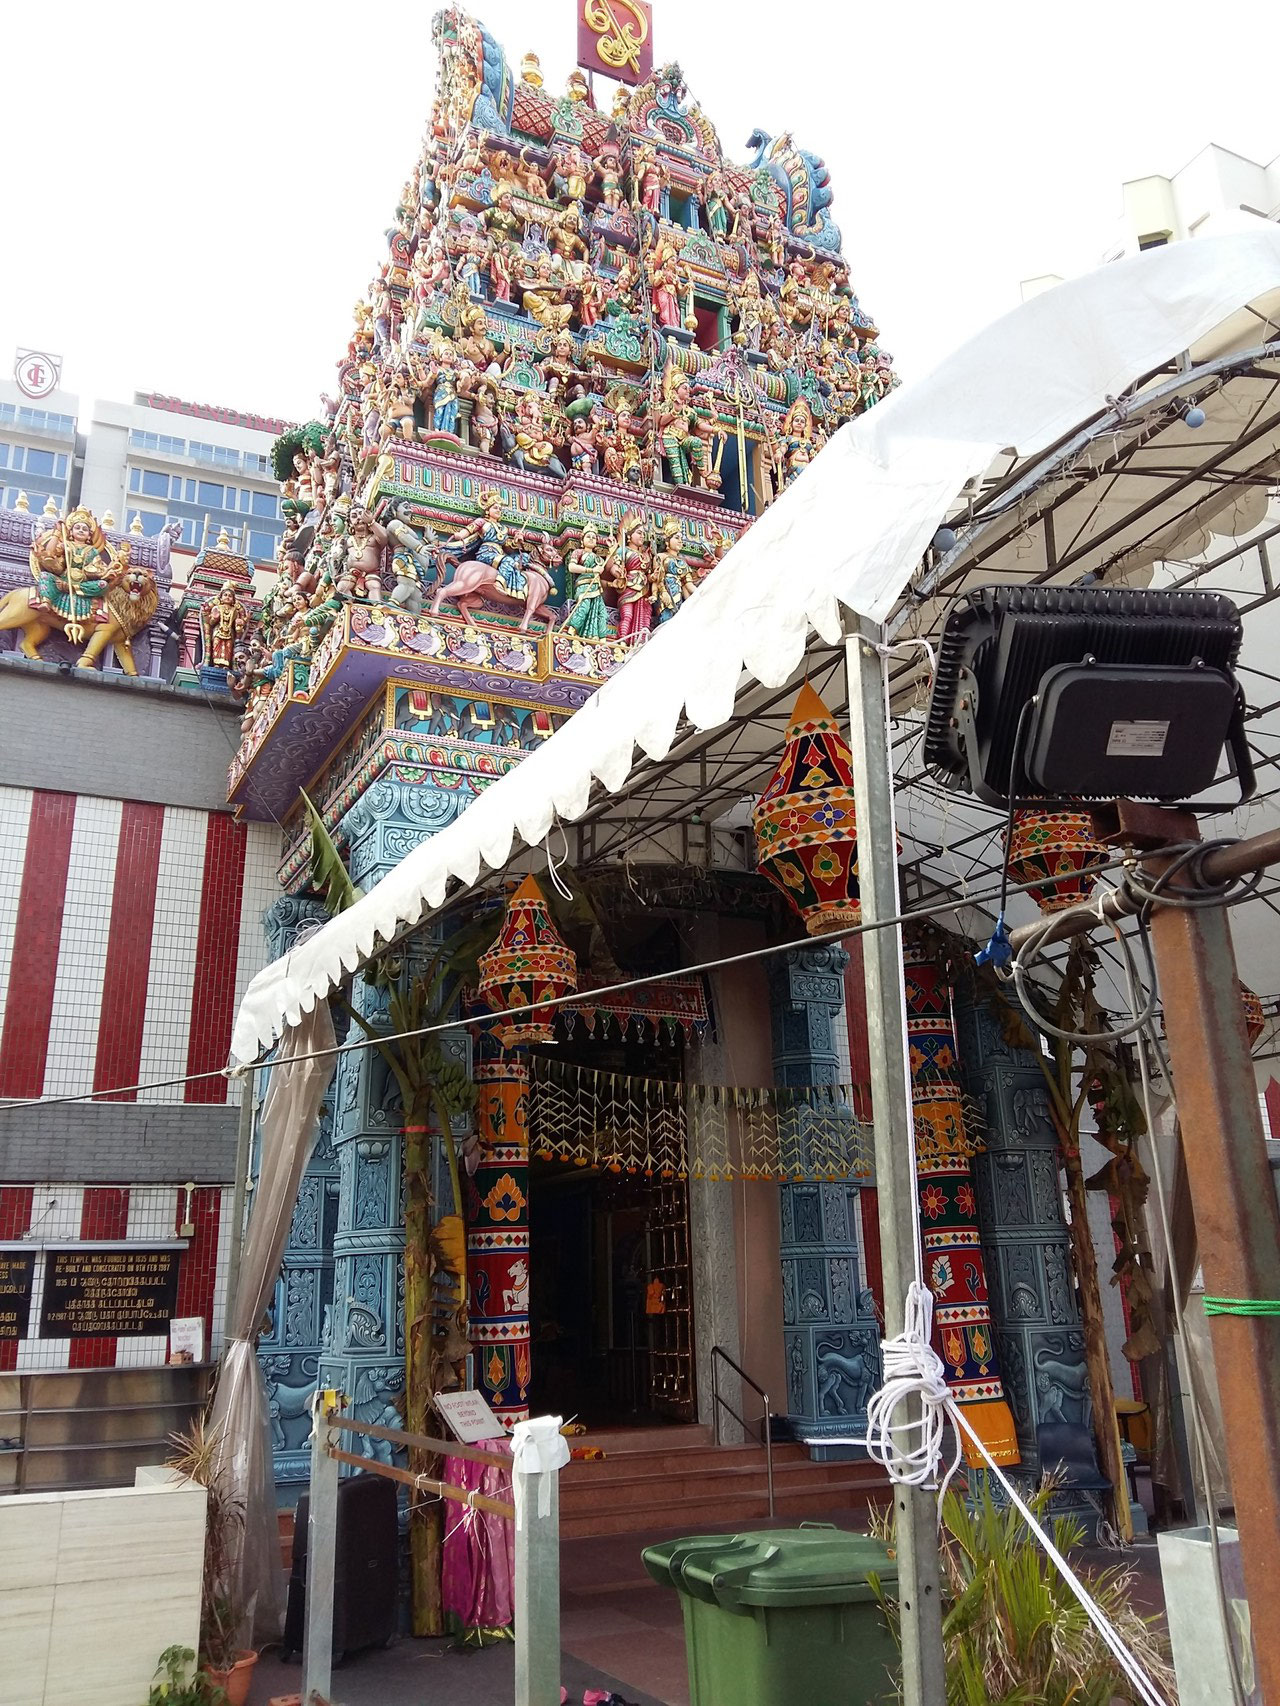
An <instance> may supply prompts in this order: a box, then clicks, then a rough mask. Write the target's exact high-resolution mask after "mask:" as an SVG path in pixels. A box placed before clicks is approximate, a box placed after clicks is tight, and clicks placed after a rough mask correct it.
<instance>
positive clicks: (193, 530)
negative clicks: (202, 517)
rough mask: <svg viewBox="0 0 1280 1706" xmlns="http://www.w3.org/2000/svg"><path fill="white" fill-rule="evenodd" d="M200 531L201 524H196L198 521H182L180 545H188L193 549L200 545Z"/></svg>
mask: <svg viewBox="0 0 1280 1706" xmlns="http://www.w3.org/2000/svg"><path fill="white" fill-rule="evenodd" d="M200 529H201V523H200V522H198V521H184V522H183V524H182V543H183V544H184V545H190V546H192V547H193V548H194V547H195V546H197V545H199V543H200Z"/></svg>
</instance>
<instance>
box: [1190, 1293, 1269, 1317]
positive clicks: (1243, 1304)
mask: <svg viewBox="0 0 1280 1706" xmlns="http://www.w3.org/2000/svg"><path fill="white" fill-rule="evenodd" d="M1204 1312H1205V1314H1206V1315H1280V1301H1277V1300H1276V1299H1275V1298H1274V1297H1270V1298H1267V1297H1206V1298H1205V1300H1204Z"/></svg>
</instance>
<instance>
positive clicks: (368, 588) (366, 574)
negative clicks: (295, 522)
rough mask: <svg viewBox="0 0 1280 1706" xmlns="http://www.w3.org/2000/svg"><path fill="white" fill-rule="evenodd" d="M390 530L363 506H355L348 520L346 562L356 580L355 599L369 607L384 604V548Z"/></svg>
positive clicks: (345, 548) (352, 507)
mask: <svg viewBox="0 0 1280 1706" xmlns="http://www.w3.org/2000/svg"><path fill="white" fill-rule="evenodd" d="M387 538H388V534H387V530H386V528H385V527H383V526H382V525H381V524H380V523H379V522H376V521H375V520H374V519H373V517H372V515H370V513H369V511H368V510H367V509H365V508H364V506H363V505H361V504H352V506H351V509H350V511H349V513H348V517H347V537H346V540H345V545H344V550H343V553H342V555H343V558H344V559H345V564H346V568H347V571H348V573H349V574H350V575H351V576H352V578H353V580H354V583H355V585H354V590H355V596H356V597H357V598H367V599H368V600H369V602H370V604H381V602H382V548H383V546H384V545H385V544H386V543H387Z"/></svg>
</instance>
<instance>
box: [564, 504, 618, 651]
mask: <svg viewBox="0 0 1280 1706" xmlns="http://www.w3.org/2000/svg"><path fill="white" fill-rule="evenodd" d="M599 544H600V529H599V528H598V527H597V526H596V524H595V523H594V522H593V521H592V522H588V523H587V525H586V526H585V527H584V528H583V530H582V542H581V544H579V545H578V546H577V547H576V548H575V549H574V550H572V551H570V553H569V555H568V557H567V558H566V559H565V567H566V568H567V569H568V571H569V593H570V597H571V598H572V600H573V603H572V608H571V609H570V611H569V615H568V618H567V620H566V621H565V624H564V625H565V628H566V629H567V631H568V632H569V633H571V634H580V635H581V636H582V638H583V639H584V640H607V639H608V637H609V607H608V605H607V604H606V603H605V601H604V579H603V577H604V572H605V570H606V569H607V568H608V566H609V564H610V562H611V561H612V559H613V555H614V552H616V550H617V546H616V544H615V545H614V546H613V547H612V548H611V550H610V552H609V554H608V556H605V557H602V556H601V555H600V553H599V551H598V549H597V547H598V546H599Z"/></svg>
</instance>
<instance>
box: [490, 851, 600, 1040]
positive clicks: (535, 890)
mask: <svg viewBox="0 0 1280 1706" xmlns="http://www.w3.org/2000/svg"><path fill="white" fill-rule="evenodd" d="M577 987H578V961H577V956H576V955H575V954H574V952H573V950H572V949H571V948H569V947H568V946H567V945H566V944H565V942H564V940H563V938H562V937H561V935H560V932H559V931H558V930H557V929H556V927H555V925H554V924H553V923H552V921H551V914H550V913H549V912H548V911H547V903H546V900H545V899H544V898H543V893H542V890H541V889H540V888H539V887H538V885H537V883H536V882H535V881H534V879H533V878H532V877H526V878H525V879H524V881H523V882H522V883H521V884H520V887H519V888H518V889H517V890H516V891H515V893H514V894H513V895H512V896H511V898H510V900H508V902H507V915H506V917H505V918H504V919H503V921H502V929H501V930H500V931H499V933H498V939H497V941H496V942H495V943H494V944H493V946H492V947H491V948H490V949H489V951H488V953H486V954H482V955H481V956H480V988H479V993H480V997H481V999H482V1000H483V1001H486V1002H487V1003H488V1005H489V1007H490V1008H491V1009H492V1010H493V1011H494V1012H495V1013H502V1012H507V1011H510V1010H511V1009H512V1008H515V1007H533V1008H534V1011H533V1012H532V1013H521V1014H519V1015H518V1017H517V1018H515V1019H513V1020H512V1022H511V1023H510V1024H506V1025H495V1026H494V1035H495V1036H496V1038H497V1039H498V1041H499V1042H500V1043H501V1044H502V1046H503V1048H514V1047H515V1045H516V1044H517V1043H550V1042H554V1041H555V1034H554V1032H553V1030H552V1025H553V1023H554V1019H555V1015H554V1012H553V1011H551V1010H550V1009H548V1008H547V1007H545V1006H543V1005H542V1003H544V1002H548V1001H554V1000H555V999H556V998H557V997H558V996H561V995H569V994H571V993H572V992H573V991H574V990H575V989H577Z"/></svg>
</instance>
